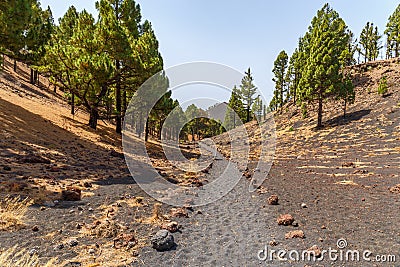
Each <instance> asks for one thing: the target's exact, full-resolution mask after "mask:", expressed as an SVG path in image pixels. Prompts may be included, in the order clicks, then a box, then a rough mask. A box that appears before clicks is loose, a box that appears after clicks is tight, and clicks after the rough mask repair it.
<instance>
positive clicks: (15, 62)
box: [14, 59, 17, 72]
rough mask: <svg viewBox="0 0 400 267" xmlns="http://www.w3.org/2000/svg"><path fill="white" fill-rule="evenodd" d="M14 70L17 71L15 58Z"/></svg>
mask: <svg viewBox="0 0 400 267" xmlns="http://www.w3.org/2000/svg"><path fill="white" fill-rule="evenodd" d="M14 72H17V60H16V59H14Z"/></svg>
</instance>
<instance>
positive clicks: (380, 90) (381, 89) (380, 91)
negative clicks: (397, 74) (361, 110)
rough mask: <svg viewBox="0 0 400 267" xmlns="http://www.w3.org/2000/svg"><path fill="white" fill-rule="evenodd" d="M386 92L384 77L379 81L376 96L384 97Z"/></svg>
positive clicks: (386, 85) (385, 79) (386, 86)
mask: <svg viewBox="0 0 400 267" xmlns="http://www.w3.org/2000/svg"><path fill="white" fill-rule="evenodd" d="M388 90H389V88H388V84H387V78H386V76H383V77H382V78H381V80H380V81H379V86H378V94H380V95H381V96H383V97H384V96H386V94H387V93H388Z"/></svg>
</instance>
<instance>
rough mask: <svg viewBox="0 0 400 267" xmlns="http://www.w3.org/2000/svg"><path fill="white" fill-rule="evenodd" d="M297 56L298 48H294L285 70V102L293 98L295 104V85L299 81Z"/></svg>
mask: <svg viewBox="0 0 400 267" xmlns="http://www.w3.org/2000/svg"><path fill="white" fill-rule="evenodd" d="M298 56H299V51H298V48H296V49H295V50H294V52H293V54H292V56H291V57H290V59H289V65H288V68H287V72H286V77H285V83H286V84H287V90H288V91H287V95H286V100H285V101H286V102H289V101H290V100H292V99H293V103H294V104H296V100H297V98H296V96H297V95H296V91H297V85H298V83H299V76H300V72H299V69H298V68H297V66H296V60H297V58H298Z"/></svg>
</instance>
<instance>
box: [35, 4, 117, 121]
mask: <svg viewBox="0 0 400 267" xmlns="http://www.w3.org/2000/svg"><path fill="white" fill-rule="evenodd" d="M70 26H72V27H70ZM96 37H97V35H96V25H95V21H94V18H93V16H92V15H91V14H89V13H88V12H86V11H85V10H84V11H82V12H81V13H77V12H76V10H75V8H73V7H71V8H70V9H69V10H68V12H67V13H66V14H65V16H64V17H63V18H62V19H61V20H60V26H59V27H57V29H56V31H55V34H54V35H53V38H52V42H51V44H49V45H47V46H45V49H46V54H45V56H44V58H43V61H42V65H41V66H40V68H39V69H40V70H41V71H42V72H45V73H47V74H48V75H49V76H51V77H52V79H53V80H54V81H56V82H57V83H58V84H59V85H61V87H63V88H64V89H66V90H68V91H69V92H71V94H72V102H73V101H74V99H75V96H76V97H77V98H78V99H79V100H80V101H81V104H82V105H83V106H84V107H85V108H86V110H87V111H88V112H89V114H90V119H89V125H90V127H91V128H93V129H96V127H97V121H98V119H99V109H100V106H101V103H102V101H103V98H104V97H105V96H106V95H107V92H108V87H107V83H108V81H109V80H110V77H111V75H112V73H113V72H112V71H113V68H112V61H111V59H110V58H109V57H108V54H106V53H103V52H102V51H104V46H103V43H102V41H101V40H99V39H97V38H96Z"/></svg>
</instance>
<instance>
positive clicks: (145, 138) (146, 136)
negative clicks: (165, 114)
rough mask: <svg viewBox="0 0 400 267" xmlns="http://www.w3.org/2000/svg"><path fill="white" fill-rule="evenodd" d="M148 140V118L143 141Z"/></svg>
mask: <svg viewBox="0 0 400 267" xmlns="http://www.w3.org/2000/svg"><path fill="white" fill-rule="evenodd" d="M148 140H149V119H147V120H146V127H145V133H144V141H145V142H147V141H148Z"/></svg>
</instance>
